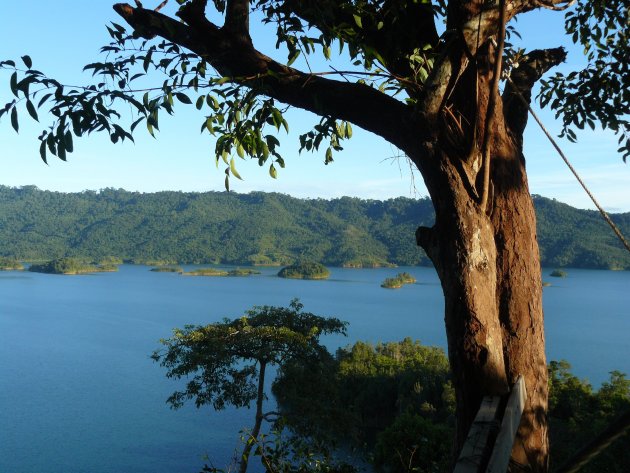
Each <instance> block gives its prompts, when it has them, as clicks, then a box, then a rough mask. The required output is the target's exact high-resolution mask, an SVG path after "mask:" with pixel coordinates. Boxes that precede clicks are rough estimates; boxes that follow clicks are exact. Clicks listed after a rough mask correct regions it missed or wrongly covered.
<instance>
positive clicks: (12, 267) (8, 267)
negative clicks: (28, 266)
mask: <svg viewBox="0 0 630 473" xmlns="http://www.w3.org/2000/svg"><path fill="white" fill-rule="evenodd" d="M22 269H24V265H23V264H22V263H21V262H20V261H18V260H16V259H14V258H7V257H6V256H0V271H20V270H22Z"/></svg>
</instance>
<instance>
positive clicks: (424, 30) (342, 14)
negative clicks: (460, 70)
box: [277, 0, 439, 77]
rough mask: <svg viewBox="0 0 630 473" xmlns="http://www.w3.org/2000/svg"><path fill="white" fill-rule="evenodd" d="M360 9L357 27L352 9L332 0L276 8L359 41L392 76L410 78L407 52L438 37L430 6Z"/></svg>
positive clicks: (296, 0) (297, 0) (292, 1)
mask: <svg viewBox="0 0 630 473" xmlns="http://www.w3.org/2000/svg"><path fill="white" fill-rule="evenodd" d="M362 8H363V10H362V12H361V14H360V18H361V26H360V27H359V26H358V25H357V24H356V21H357V20H356V19H355V15H357V11H356V9H355V8H354V7H353V6H348V5H347V4H344V3H343V2H337V1H335V0H288V1H286V2H283V4H282V5H281V6H279V7H278V8H277V11H278V12H279V13H282V14H283V15H286V16H289V15H293V16H295V15H297V16H298V17H299V18H301V19H302V20H304V21H305V22H306V23H308V25H309V26H311V27H315V28H317V29H318V30H320V31H321V32H322V33H323V34H324V35H326V36H331V37H335V36H340V37H341V38H342V39H343V40H344V41H346V42H347V43H359V44H361V45H362V46H364V48H363V49H364V50H371V51H374V52H377V53H378V55H379V56H380V58H382V59H383V61H384V64H383V66H384V67H385V68H386V69H387V70H388V71H390V72H391V73H392V74H393V75H395V76H398V77H410V75H411V74H412V69H411V67H410V65H409V59H408V58H409V55H411V54H412V53H413V52H414V49H417V48H422V47H423V46H425V45H427V44H430V45H432V46H436V45H437V43H438V40H439V36H438V33H437V29H436V27H435V21H434V17H433V9H432V7H431V5H430V4H428V3H422V2H417V3H416V2H414V3H412V2H399V1H391V0H386V1H385V2H383V6H382V7H381V8H380V9H377V8H376V6H375V5H374V6H372V5H370V4H365V5H363V7H362ZM348 30H351V31H352V34H351V35H348V34H347V31H348Z"/></svg>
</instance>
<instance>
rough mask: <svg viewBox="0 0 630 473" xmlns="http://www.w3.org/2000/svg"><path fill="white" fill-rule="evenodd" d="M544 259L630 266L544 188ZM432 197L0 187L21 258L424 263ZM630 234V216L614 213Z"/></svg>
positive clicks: (8, 230) (607, 236)
mask: <svg viewBox="0 0 630 473" xmlns="http://www.w3.org/2000/svg"><path fill="white" fill-rule="evenodd" d="M535 203H536V208H537V215H538V239H539V242H540V247H541V258H542V264H543V265H544V266H548V267H567V266H570V267H580V268H604V269H630V256H628V255H627V254H626V253H625V252H624V250H623V249H622V248H621V246H620V245H619V244H618V242H617V241H616V240H615V236H614V235H613V234H612V232H611V231H610V229H609V228H608V227H607V226H606V224H605V223H604V222H603V221H602V220H601V218H600V217H599V215H598V214H597V213H596V212H594V211H588V210H578V209H575V208H572V207H570V206H568V205H565V204H562V203H560V202H557V201H555V200H550V199H546V198H543V197H535ZM433 218H434V217H433V207H432V205H431V202H430V201H429V199H427V198H425V199H419V200H415V199H410V198H404V197H399V198H396V199H389V200H386V201H378V200H364V199H359V198H351V197H342V198H339V199H332V200H324V199H297V198H294V197H290V196H288V195H283V194H275V193H262V192H252V193H250V194H236V193H233V192H231V193H226V192H208V193H186V192H158V193H151V194H143V193H138V192H128V191H125V190H120V189H119V190H115V189H104V190H101V191H99V192H94V191H84V192H81V193H73V194H66V193H59V192H50V191H43V190H39V189H38V188H37V187H35V186H25V187H21V188H11V187H6V186H0V241H1V242H2V249H1V250H0V256H6V257H12V258H16V259H19V260H22V261H37V260H40V261H41V260H49V259H53V258H61V257H81V258H89V259H91V260H99V259H102V258H105V257H107V256H111V255H113V256H116V257H119V258H122V259H124V260H126V261H133V262H139V263H146V262H151V261H166V262H178V263H226V264H240V265H243V264H260V265H286V264H291V263H294V262H295V261H296V260H311V261H319V262H321V263H323V264H325V265H329V266H359V267H373V266H383V265H388V264H392V263H393V264H397V265H424V264H427V265H428V264H429V260H428V258H427V257H426V255H425V254H424V253H423V251H422V250H421V249H419V248H418V247H417V246H416V244H415V239H414V232H415V230H416V228H417V227H418V225H431V223H432V221H433ZM612 218H613V220H614V221H615V222H616V223H617V224H618V225H619V226H620V227H621V229H622V231H625V232H626V233H630V213H625V214H617V215H613V216H612Z"/></svg>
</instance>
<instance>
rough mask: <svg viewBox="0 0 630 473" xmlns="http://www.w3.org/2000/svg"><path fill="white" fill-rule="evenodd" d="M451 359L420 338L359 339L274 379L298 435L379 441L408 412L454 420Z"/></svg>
mask: <svg viewBox="0 0 630 473" xmlns="http://www.w3.org/2000/svg"><path fill="white" fill-rule="evenodd" d="M448 379H449V368H448V360H447V359H446V356H445V355H444V352H443V351H442V349H440V348H436V347H426V346H423V345H421V344H420V342H417V341H416V342H413V341H412V340H411V339H408V338H407V339H405V340H403V341H402V342H397V343H396V342H391V343H383V344H380V343H379V344H377V345H376V346H374V345H371V344H368V343H364V342H357V343H355V344H354V345H353V346H352V347H347V348H343V349H339V350H338V351H337V353H336V355H335V357H334V358H326V357H324V358H322V359H320V360H318V362H317V363H316V364H296V363H288V364H285V365H284V366H283V367H282V368H281V369H280V372H279V376H278V378H277V379H276V381H275V382H274V385H273V393H274V395H275V396H276V398H277V399H278V403H279V405H280V406H281V408H282V412H283V414H284V415H285V416H286V418H287V420H288V422H289V426H291V427H292V429H294V430H295V431H296V432H297V433H298V434H300V435H307V436H313V437H316V438H324V439H329V440H330V439H333V440H334V439H336V441H337V442H339V441H342V442H348V441H350V442H352V443H354V444H355V445H364V443H365V442H366V441H367V442H368V443H369V444H371V445H374V443H375V441H376V439H377V437H378V434H379V433H380V432H382V431H383V430H384V429H386V428H387V427H388V426H390V425H391V424H392V422H393V421H394V419H395V418H396V416H398V415H399V414H401V413H404V412H407V411H414V412H420V413H422V415H423V416H425V417H427V418H429V419H433V420H436V421H437V420H440V421H446V422H447V423H448V422H450V419H451V416H452V414H453V412H454V398H453V388H452V386H451V385H450V382H449V381H448Z"/></svg>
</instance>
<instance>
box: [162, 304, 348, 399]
mask: <svg viewBox="0 0 630 473" xmlns="http://www.w3.org/2000/svg"><path fill="white" fill-rule="evenodd" d="M302 308H303V306H302V304H300V303H299V302H298V301H297V300H293V301H292V302H291V304H290V305H289V307H288V308H284V307H271V306H262V307H254V308H253V309H251V310H249V311H247V313H246V314H245V315H244V316H243V317H241V318H238V319H235V320H228V319H224V320H223V321H222V322H217V323H214V324H210V325H206V326H192V325H188V326H186V327H184V328H183V329H174V330H173V336H172V337H171V338H169V339H163V340H160V343H161V344H162V345H164V347H165V348H164V349H163V350H156V351H155V352H154V353H153V355H152V358H153V360H154V361H155V362H157V363H159V364H160V366H162V367H164V368H166V369H167V377H169V378H176V379H179V378H189V381H188V383H187V384H186V388H185V389H184V390H183V391H176V392H174V393H173V394H172V395H171V396H170V397H169V398H168V403H169V404H170V405H171V406H172V407H174V408H178V407H181V406H182V405H183V404H184V402H185V401H187V400H194V402H195V405H196V406H197V407H201V406H203V405H206V404H210V405H212V406H213V407H214V409H223V408H224V407H225V406H226V405H232V406H235V407H248V406H249V405H250V403H251V402H252V401H253V400H255V399H256V398H257V380H258V378H259V376H260V373H259V369H263V370H264V367H265V366H268V365H283V364H284V363H288V362H291V361H292V360H308V359H316V358H317V357H318V356H319V354H320V352H321V351H322V350H324V348H323V347H322V346H321V345H320V344H319V337H320V336H321V335H324V334H329V333H345V327H346V323H344V322H342V321H340V320H338V319H335V318H325V317H320V316H317V315H314V314H312V313H310V312H302Z"/></svg>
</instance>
